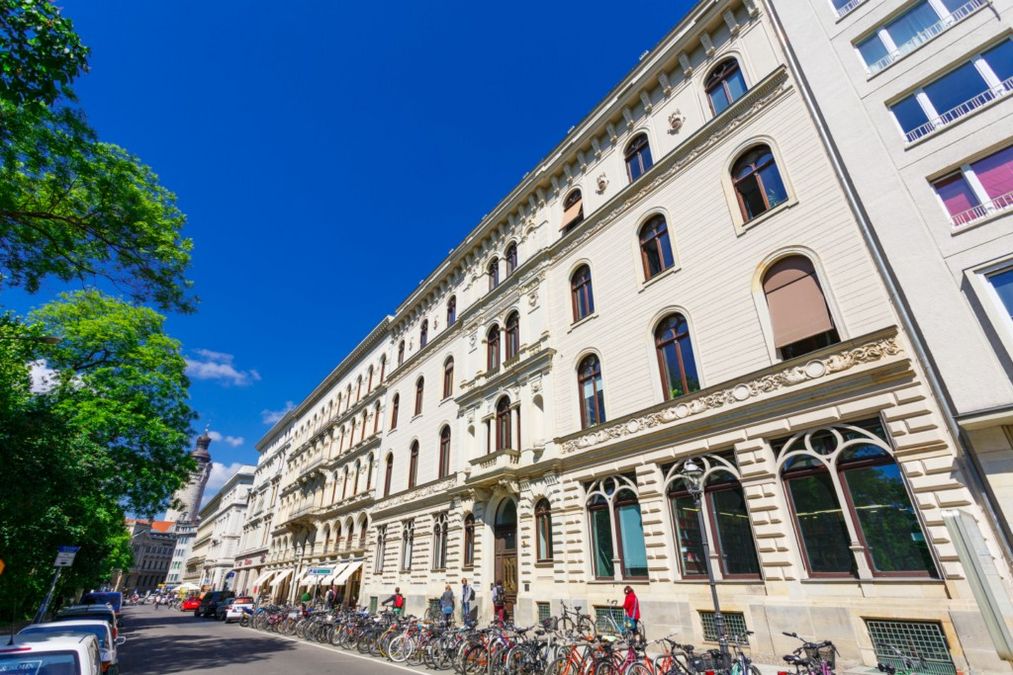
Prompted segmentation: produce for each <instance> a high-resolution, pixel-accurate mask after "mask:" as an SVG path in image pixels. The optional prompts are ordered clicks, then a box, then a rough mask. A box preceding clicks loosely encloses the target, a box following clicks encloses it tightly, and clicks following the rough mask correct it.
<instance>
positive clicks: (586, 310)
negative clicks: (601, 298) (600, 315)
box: [570, 265, 594, 322]
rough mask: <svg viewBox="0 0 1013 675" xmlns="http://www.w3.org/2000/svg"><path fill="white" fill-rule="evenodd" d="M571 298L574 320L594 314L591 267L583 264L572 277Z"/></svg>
mask: <svg viewBox="0 0 1013 675" xmlns="http://www.w3.org/2000/svg"><path fill="white" fill-rule="evenodd" d="M570 300H571V301H572V303H571V304H572V305H573V320H574V321H575V322H576V321H580V320H581V319H583V318H584V317H586V316H590V315H591V314H594V292H593V291H592V289H591V268H590V267H588V266H587V265H581V266H580V267H578V268H577V270H576V271H575V272H574V273H573V276H571V277H570Z"/></svg>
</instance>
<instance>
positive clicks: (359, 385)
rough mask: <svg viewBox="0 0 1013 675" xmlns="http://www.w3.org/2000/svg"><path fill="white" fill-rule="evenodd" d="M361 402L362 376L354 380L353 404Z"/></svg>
mask: <svg viewBox="0 0 1013 675" xmlns="http://www.w3.org/2000/svg"><path fill="white" fill-rule="evenodd" d="M361 400H362V375H359V376H358V377H357V378H355V402H356V403H358V402H359V401H361Z"/></svg>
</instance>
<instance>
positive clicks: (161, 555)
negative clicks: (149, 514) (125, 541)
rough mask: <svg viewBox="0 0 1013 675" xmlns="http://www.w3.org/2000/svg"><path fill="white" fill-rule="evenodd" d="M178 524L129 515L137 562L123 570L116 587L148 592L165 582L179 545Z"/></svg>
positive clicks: (132, 542) (131, 538)
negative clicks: (176, 534)
mask: <svg viewBox="0 0 1013 675" xmlns="http://www.w3.org/2000/svg"><path fill="white" fill-rule="evenodd" d="M174 525H175V523H172V522H171V521H167V520H139V519H136V518H127V529H128V530H129V531H130V549H131V551H132V552H133V554H134V564H133V565H132V566H131V567H130V569H129V570H127V572H126V573H125V574H124V573H122V572H120V573H119V574H118V575H117V577H118V579H117V581H116V583H114V585H113V587H114V588H115V589H116V590H119V591H125V592H134V591H136V592H138V593H142V594H143V593H148V592H150V591H154V590H156V589H157V588H158V587H159V586H160V585H162V584H163V583H164V582H165V578H166V574H167V573H168V571H169V563H170V561H171V560H172V552H173V550H174V549H175V546H176V536H175V534H174V532H173V526H174Z"/></svg>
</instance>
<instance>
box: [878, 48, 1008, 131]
mask: <svg viewBox="0 0 1013 675" xmlns="http://www.w3.org/2000/svg"><path fill="white" fill-rule="evenodd" d="M1010 91H1013V41H1011V40H1003V41H1002V42H1001V43H1000V44H998V45H996V46H994V47H992V48H991V49H988V50H986V51H984V52H981V53H980V54H976V55H975V56H974V57H972V58H971V59H970V60H969V61H966V62H964V63H962V64H960V65H959V66H957V67H956V68H954V69H953V70H951V71H950V72H948V73H946V74H945V75H943V76H942V77H938V78H936V79H935V80H933V81H932V82H929V83H928V84H926V85H924V86H921V87H919V88H918V89H916V90H915V91H914V92H913V93H911V94H910V95H909V96H907V97H906V98H903V99H901V100H900V101H897V102H896V103H894V104H893V105H891V106H890V110H891V112H893V116H894V118H895V119H896V120H897V124H898V125H900V128H901V131H902V132H903V134H904V137H905V138H906V139H907V141H908V142H911V141H916V140H918V139H919V138H922V137H923V136H925V135H927V134H929V133H931V132H933V131H935V130H936V129H940V128H942V127H945V126H946V125H948V124H950V123H951V122H953V121H955V120H958V119H960V118H961V117H963V116H964V115H966V114H968V113H970V112H972V111H974V110H976V109H978V108H980V107H981V106H983V105H985V104H986V103H989V102H991V101H994V100H996V99H998V98H1000V97H1002V96H1005V95H1006V94H1007V93H1008V92H1010Z"/></svg>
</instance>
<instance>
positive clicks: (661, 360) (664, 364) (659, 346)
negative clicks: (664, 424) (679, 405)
mask: <svg viewBox="0 0 1013 675" xmlns="http://www.w3.org/2000/svg"><path fill="white" fill-rule="evenodd" d="M676 316H677V317H679V318H680V319H682V323H683V324H684V325H685V327H686V330H685V333H684V335H685V337H686V339H687V340H689V341H690V346H692V344H693V342H692V340H693V336H692V335H691V334H690V331H689V321H687V320H686V317H685V316H683V315H682V314H680V313H678V312H676V313H673V314H668V315H666V316H664V317H663V318H662V319H661V321H659V322H658V326H657V328H655V329H654V351H655V354H656V355H657V357H658V373H659V374H660V375H661V389H662V394H664V396H665V400H666V401H672V400H675V398H676V397H673V396H672V390H671V389H670V382H669V377H668V374H669V373H668V361H667V360H666V359H665V350H664V347H665V345H666V344H668V343H670V342H671V343H673V344H675V345H676V347H677V349H676V352H675V354H676V357H677V358H678V361H679V374H680V378H679V379H680V380H681V381H682V387H683V391H684V392H685V393H684V394H683V396H685V395H686V394H689V393H691V392H690V389H689V379H688V377H687V376H686V365H685V361H684V359H683V354H682V346H681V345H680V344H679V339H680V337H681V335H682V334H679V333H676V334H675V335H674V336H673V337H672V338H671V339H665V340H661V339H659V337H658V331H660V330H661V326H662V324H664V323H665V322H667V321H668V319H669V318H670V317H676ZM666 332H669V331H666ZM693 360H694V364H693V365H694V366H695V365H696V363H695V361H696V355H695V354H694V357H693ZM697 391H699V389H698V390H697Z"/></svg>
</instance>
